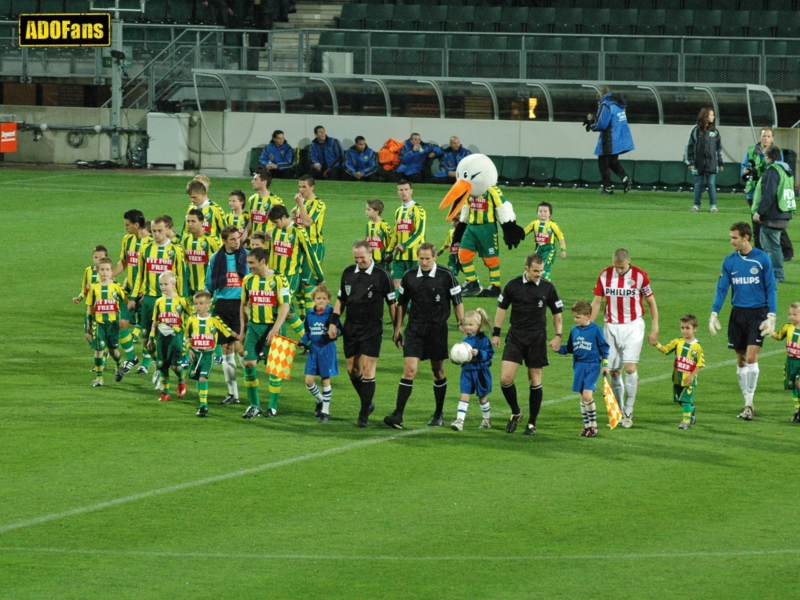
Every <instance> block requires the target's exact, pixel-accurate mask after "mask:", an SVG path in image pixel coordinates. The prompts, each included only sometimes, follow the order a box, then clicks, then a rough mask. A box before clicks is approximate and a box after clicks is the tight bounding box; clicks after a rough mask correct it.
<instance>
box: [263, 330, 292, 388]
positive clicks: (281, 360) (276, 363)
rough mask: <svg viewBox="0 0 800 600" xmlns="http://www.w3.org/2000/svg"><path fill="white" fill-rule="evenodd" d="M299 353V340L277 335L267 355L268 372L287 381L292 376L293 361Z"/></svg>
mask: <svg viewBox="0 0 800 600" xmlns="http://www.w3.org/2000/svg"><path fill="white" fill-rule="evenodd" d="M296 353H297V342H295V341H294V340H290V339H289V338H285V337H283V336H282V335H276V336H275V337H274V338H272V343H271V344H270V346H269V354H268V355H267V373H269V374H270V375H275V376H276V377H280V378H281V379H284V380H286V381H289V380H290V379H291V378H292V363H293V362H294V355H295V354H296Z"/></svg>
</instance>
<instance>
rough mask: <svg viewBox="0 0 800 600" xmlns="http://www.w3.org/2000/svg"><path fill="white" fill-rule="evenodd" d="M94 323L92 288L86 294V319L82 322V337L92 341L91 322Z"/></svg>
mask: <svg viewBox="0 0 800 600" xmlns="http://www.w3.org/2000/svg"><path fill="white" fill-rule="evenodd" d="M93 321H94V288H93V287H92V288H89V293H88V294H86V318H85V319H84V320H83V335H84V337H85V338H86V339H87V340H89V341H90V342H91V341H92V329H93V327H92V322H93Z"/></svg>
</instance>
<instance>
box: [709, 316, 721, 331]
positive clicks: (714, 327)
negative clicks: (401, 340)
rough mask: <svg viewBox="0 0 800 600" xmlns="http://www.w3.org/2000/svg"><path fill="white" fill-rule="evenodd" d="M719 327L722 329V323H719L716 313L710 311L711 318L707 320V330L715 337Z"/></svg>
mask: <svg viewBox="0 0 800 600" xmlns="http://www.w3.org/2000/svg"><path fill="white" fill-rule="evenodd" d="M720 329H722V325H721V324H720V322H719V319H718V318H717V313H715V312H712V313H711V318H710V319H709V320H708V330H709V331H710V332H711V335H713V336H715V337H716V335H717V332H718V331H719V330H720Z"/></svg>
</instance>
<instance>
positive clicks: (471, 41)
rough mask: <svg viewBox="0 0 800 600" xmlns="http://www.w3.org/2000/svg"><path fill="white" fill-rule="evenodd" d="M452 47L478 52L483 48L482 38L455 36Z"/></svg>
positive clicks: (477, 36)
mask: <svg viewBox="0 0 800 600" xmlns="http://www.w3.org/2000/svg"><path fill="white" fill-rule="evenodd" d="M450 47H451V48H453V49H457V50H477V49H478V48H480V47H481V36H479V35H454V36H453V41H452V42H451V43H450Z"/></svg>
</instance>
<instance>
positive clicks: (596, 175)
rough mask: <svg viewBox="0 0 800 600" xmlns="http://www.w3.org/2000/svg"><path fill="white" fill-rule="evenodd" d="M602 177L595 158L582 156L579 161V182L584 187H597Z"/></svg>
mask: <svg viewBox="0 0 800 600" xmlns="http://www.w3.org/2000/svg"><path fill="white" fill-rule="evenodd" d="M602 181H603V178H602V177H601V176H600V167H599V166H598V164H597V159H596V158H584V159H583V162H582V163H581V182H582V183H583V186H584V187H596V186H597V187H599V186H600V184H601V183H602Z"/></svg>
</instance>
